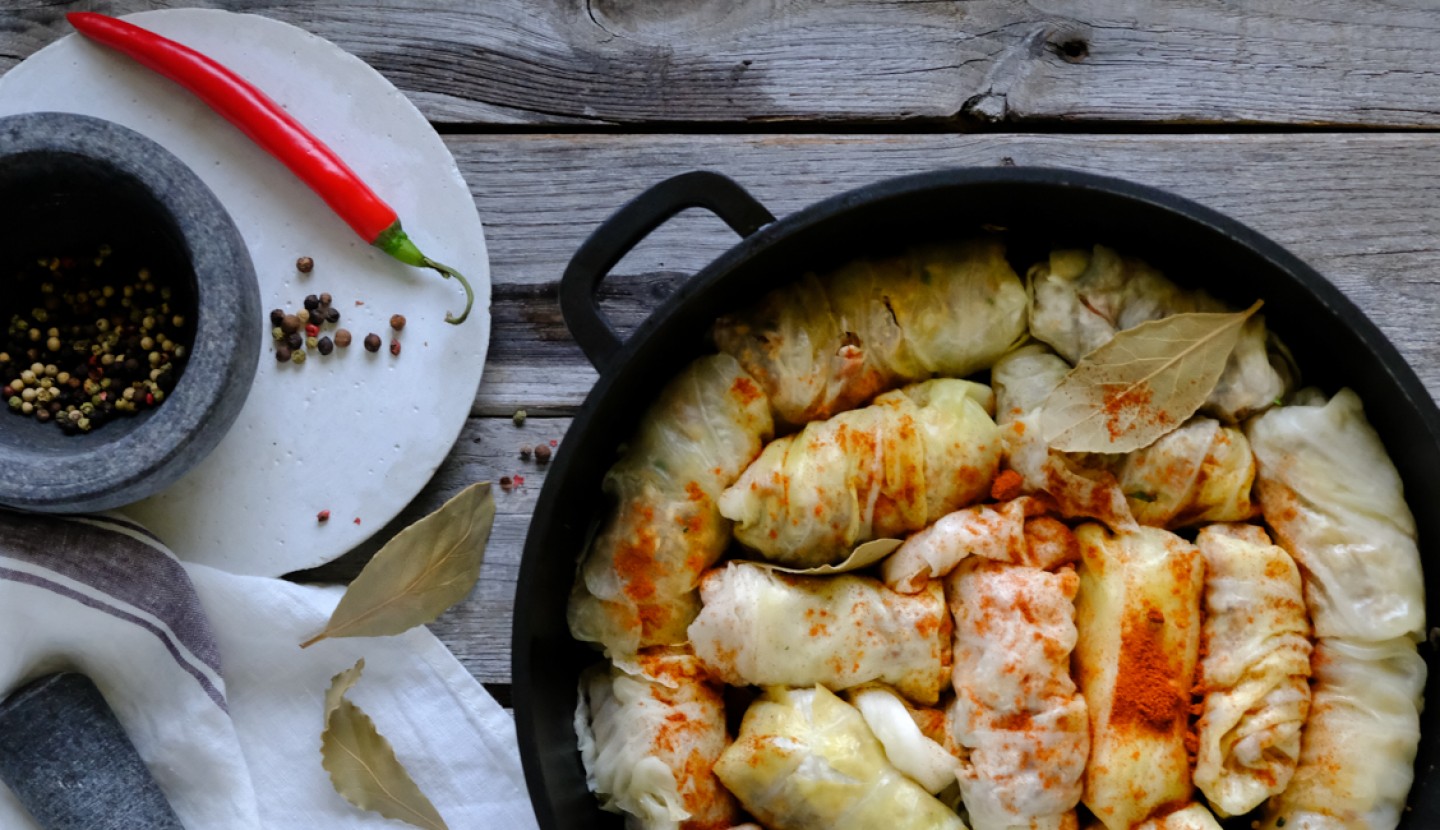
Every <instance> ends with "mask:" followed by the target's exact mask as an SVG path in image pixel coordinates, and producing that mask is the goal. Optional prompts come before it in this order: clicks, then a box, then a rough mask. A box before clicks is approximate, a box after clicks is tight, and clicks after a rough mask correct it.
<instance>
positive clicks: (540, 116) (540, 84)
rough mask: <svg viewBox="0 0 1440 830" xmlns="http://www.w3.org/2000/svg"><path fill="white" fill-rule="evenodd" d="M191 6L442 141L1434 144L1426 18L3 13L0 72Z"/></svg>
mask: <svg viewBox="0 0 1440 830" xmlns="http://www.w3.org/2000/svg"><path fill="white" fill-rule="evenodd" d="M190 5H196V6H210V7H219V8H225V9H230V10H232V11H240V12H254V13H257V14H264V15H267V16H270V17H274V18H277V19H280V20H284V21H286V22H289V23H293V24H295V25H298V26H302V27H304V28H306V29H309V30H311V31H313V32H315V33H316V34H318V35H320V36H322V37H325V38H327V39H329V40H332V41H334V42H336V43H338V44H339V45H340V46H342V47H343V48H345V49H346V50H348V51H350V52H353V53H354V54H356V55H358V56H359V57H361V58H362V59H364V60H365V61H366V62H368V63H369V64H371V65H372V66H374V67H375V68H376V69H378V70H379V71H380V72H381V73H383V74H384V75H386V77H388V78H390V79H391V80H392V81H393V82H394V83H395V84H396V85H397V86H399V87H400V88H401V89H402V90H404V91H405V92H406V94H407V95H409V96H410V98H411V99H412V100H414V101H415V102H416V104H417V105H419V107H420V108H421V110H422V111H424V113H425V114H426V115H427V116H428V117H430V118H431V119H432V120H434V121H436V122H441V123H446V124H464V125H517V124H518V125H557V126H558V125H566V126H575V125H580V126H586V125H616V124H632V125H633V124H648V125H675V124H682V123H687V122H688V123H690V124H691V125H694V124H696V122H701V123H710V124H719V123H728V124H746V123H755V122H811V123H858V124H875V123H889V124H893V123H897V122H912V123H940V124H957V123H959V124H964V125H966V126H972V127H984V126H987V125H997V124H998V125H1006V124H1027V123H1032V124H1033V123H1074V122H1077V121H1102V122H1134V123H1189V124H1201V123H1203V124H1216V123H1225V124H1286V125H1317V124H1320V125H1353V126H1388V127H1425V128H1434V127H1440V63H1437V61H1436V60H1435V52H1434V44H1435V42H1436V39H1437V37H1440V7H1436V6H1435V4H1434V3H1432V2H1430V0H1390V1H1389V2H1385V3H1383V4H1377V3H1375V2H1372V0H1239V2H1228V3H1217V2H1213V0H1173V2H1167V3H1163V4H1158V3H1155V4H1137V3H1135V2H1133V0H1088V1H1087V2H1085V3H1073V2H1061V0H1030V2H1025V1H1024V0H909V2H894V0H844V1H843V2H838V1H837V0H730V1H729V2H714V1H713V0H712V2H700V0H691V2H679V0H674V1H673V2H652V0H486V2H484V3H461V2H454V1H453V0H452V1H451V2H440V3H420V2H415V0H375V1H374V2H366V3H363V4H360V3H349V2H338V0H331V2H315V0H224V1H223V2H218V1H217V0H209V1H208V2H195V3H191V2H157V0H108V1H105V2H82V0H76V1H75V2H70V3H54V2H42V1H41V0H28V1H21V0H12V1H11V2H7V3H6V4H5V6H6V11H5V13H4V15H3V18H0V70H3V69H6V68H8V67H9V66H10V65H12V64H13V63H14V62H15V61H17V60H18V59H20V58H23V57H24V56H25V55H28V54H30V53H31V52H33V51H34V50H35V49H37V48H39V47H41V46H43V45H44V44H46V43H48V42H50V41H51V40H53V39H55V38H57V37H59V36H61V35H62V34H64V33H66V32H67V31H68V26H67V24H65V23H64V18H63V13H64V12H65V11H67V10H74V9H79V8H86V9H94V10H98V11H105V12H110V13H114V14H121V13H126V12H131V11H138V10H142V9H150V8H169V7H176V6H190Z"/></svg>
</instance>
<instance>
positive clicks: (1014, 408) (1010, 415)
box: [990, 343, 1135, 530]
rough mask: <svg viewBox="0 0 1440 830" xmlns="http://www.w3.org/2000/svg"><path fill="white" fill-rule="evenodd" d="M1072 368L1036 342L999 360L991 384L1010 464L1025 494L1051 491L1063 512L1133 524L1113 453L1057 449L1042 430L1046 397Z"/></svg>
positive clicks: (1116, 524)
mask: <svg viewBox="0 0 1440 830" xmlns="http://www.w3.org/2000/svg"><path fill="white" fill-rule="evenodd" d="M1069 371H1070V364H1068V363H1066V362H1065V361H1064V360H1062V359H1061V358H1059V357H1057V356H1056V355H1055V353H1054V352H1051V351H1050V350H1049V349H1048V348H1046V347H1045V346H1042V345H1039V344H1036V343H1032V344H1030V345H1027V346H1022V347H1021V348H1019V349H1016V350H1015V351H1013V352H1011V353H1010V354H1007V355H1005V356H1004V357H1002V358H1001V359H1000V360H998V361H996V363H995V366H994V368H992V369H991V370H990V382H991V383H992V384H993V385H994V388H995V397H996V413H997V414H996V423H997V424H998V425H999V428H1000V437H1001V440H1002V442H1003V444H1004V456H1005V458H1004V462H1005V466H1006V467H1007V468H1008V469H1011V470H1014V471H1015V472H1016V473H1018V474H1019V475H1020V478H1021V482H1022V485H1021V489H1022V491H1023V492H1025V493H1040V492H1044V493H1048V494H1049V495H1050V496H1051V497H1052V498H1053V499H1054V500H1055V503H1056V506H1057V508H1058V510H1059V511H1060V515H1062V516H1065V517H1067V518H1076V517H1088V518H1092V519H1098V520H1100V521H1102V522H1104V523H1105V524H1107V525H1109V526H1110V527H1111V528H1112V529H1115V530H1123V529H1128V528H1133V527H1134V526H1135V519H1134V517H1132V516H1131V515H1130V506H1129V504H1128V503H1127V502H1126V501H1125V495H1124V492H1123V491H1122V490H1121V489H1120V485H1119V483H1118V482H1117V481H1116V480H1115V475H1114V473H1113V472H1112V471H1111V470H1110V465H1111V459H1112V458H1113V457H1110V456H1093V457H1091V456H1086V455H1082V454H1078V453H1064V452H1061V451H1059V450H1052V449H1051V448H1050V445H1049V443H1047V442H1046V441H1045V437H1044V435H1042V434H1041V431H1040V416H1041V412H1042V410H1043V409H1044V404H1045V399H1046V398H1048V397H1049V396H1050V393H1051V392H1053V391H1054V390H1055V387H1057V386H1059V385H1060V381H1061V380H1063V379H1064V377H1065V375H1066V374H1067V373H1068V372H1069Z"/></svg>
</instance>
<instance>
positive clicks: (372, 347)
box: [365, 332, 380, 352]
mask: <svg viewBox="0 0 1440 830" xmlns="http://www.w3.org/2000/svg"><path fill="white" fill-rule="evenodd" d="M365 351H367V352H378V351H380V335H378V334H375V333H374V332H371V333H370V334H367V335H365Z"/></svg>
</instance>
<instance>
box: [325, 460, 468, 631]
mask: <svg viewBox="0 0 1440 830" xmlns="http://www.w3.org/2000/svg"><path fill="white" fill-rule="evenodd" d="M494 523H495V500H494V498H493V497H492V495H491V493H490V482H488V481H482V482H480V483H478V484H472V485H470V486H469V487H467V488H465V489H464V490H462V491H460V493H459V494H457V495H456V496H455V497H454V498H452V499H450V500H449V501H447V502H445V504H444V505H442V506H441V507H440V509H439V510H436V511H435V512H434V513H431V514H430V515H429V516H426V517H425V518H423V519H421V520H420V521H418V522H416V523H415V524H412V525H410V526H409V527H407V528H405V529H404V530H402V531H400V532H399V533H398V534H396V536H395V538H394V539H391V540H390V541H389V542H386V543H385V546H384V547H382V548H381V549H380V550H379V551H378V552H377V553H376V554H375V556H374V557H373V558H372V559H371V560H370V561H369V562H368V563H366V565H365V568H364V570H362V571H360V575H359V576H357V577H355V581H353V582H351V583H350V587H349V588H348V589H347V590H346V591H345V596H343V597H341V598H340V604H339V605H337V606H335V612H334V613H333V614H331V615H330V621H329V622H328V623H326V624H325V630H324V631H321V632H320V633H319V634H316V635H315V636H314V637H311V638H310V639H309V640H306V641H305V642H303V643H301V644H300V647H301V648H305V647H307V646H310V645H312V644H314V643H317V642H319V641H321V640H324V639H326V638H328V637H383V636H386V635H390V634H399V633H401V632H403V631H407V630H409V629H411V628H414V627H415V626H417V625H424V624H425V623H428V622H430V621H432V620H434V619H435V618H436V617H438V616H440V615H441V614H442V613H444V612H445V610H446V609H448V608H449V607H450V606H452V605H454V604H455V603H457V602H459V601H460V600H462V599H464V598H465V595H466V594H468V593H470V589H471V588H473V587H474V586H475V581H476V580H477V579H478V578H479V577H480V561H481V559H482V558H483V557H484V555H485V543H486V542H487V541H489V539H490V528H491V526H492V525H493V524H494Z"/></svg>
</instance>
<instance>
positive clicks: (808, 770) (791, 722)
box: [715, 686, 965, 830]
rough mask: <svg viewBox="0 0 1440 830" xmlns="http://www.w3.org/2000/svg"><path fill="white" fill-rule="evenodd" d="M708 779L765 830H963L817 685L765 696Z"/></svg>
mask: <svg viewBox="0 0 1440 830" xmlns="http://www.w3.org/2000/svg"><path fill="white" fill-rule="evenodd" d="M715 774H716V775H717V776H719V777H720V780H721V781H723V782H724V783H725V786H726V787H728V788H729V789H730V792H732V793H734V794H735V797H736V798H738V799H740V803H741V804H743V805H745V809H746V810H748V811H750V813H751V814H752V815H754V816H755V817H756V818H757V819H759V820H760V821H761V823H763V824H764V825H765V826H766V827H768V828H770V830H821V828H823V830H874V828H879V827H883V828H886V830H908V828H915V830H965V824H964V822H962V821H960V817H959V816H957V815H955V813H953V812H952V811H951V810H950V809H949V808H948V807H946V806H945V805H944V804H941V803H940V802H939V801H937V800H936V799H935V798H934V797H933V796H932V795H930V794H929V793H927V792H925V790H924V789H923V788H922V787H921V786H920V785H919V784H916V783H915V782H914V781H911V780H910V779H909V778H907V777H905V776H904V775H902V774H901V773H900V772H899V770H897V769H895V767H894V766H892V765H891V764H890V762H889V761H888V760H886V757H885V750H884V749H883V748H882V747H881V745H880V742H879V741H877V740H876V739H875V736H874V735H872V734H871V733H870V730H869V728H867V727H866V726H865V719H864V718H863V717H861V715H860V713H859V712H857V711H855V709H854V708H853V707H851V706H850V705H848V704H847V703H845V702H844V701H843V700H841V699H840V698H838V697H836V696H835V695H833V694H831V693H830V692H829V691H828V690H826V689H825V687H823V686H816V687H815V688H813V689H781V688H774V689H767V690H766V691H765V694H764V696H763V697H761V698H760V699H759V700H757V701H755V702H754V703H753V704H751V705H750V708H749V710H747V711H746V712H745V719H744V721H743V722H742V723H741V726H740V735H739V737H737V738H736V740H735V743H733V744H731V745H730V747H729V748H728V749H726V750H725V752H724V753H723V754H722V755H721V756H720V760H719V761H718V762H716V764H715Z"/></svg>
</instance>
